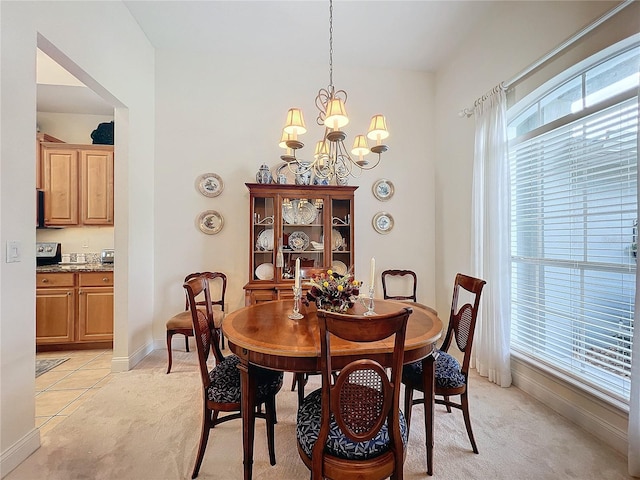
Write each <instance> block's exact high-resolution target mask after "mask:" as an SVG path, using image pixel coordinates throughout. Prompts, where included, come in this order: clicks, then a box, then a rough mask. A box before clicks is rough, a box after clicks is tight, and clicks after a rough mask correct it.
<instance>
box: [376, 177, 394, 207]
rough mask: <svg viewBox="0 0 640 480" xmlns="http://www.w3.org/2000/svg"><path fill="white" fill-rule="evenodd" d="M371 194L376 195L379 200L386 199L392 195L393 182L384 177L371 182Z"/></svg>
mask: <svg viewBox="0 0 640 480" xmlns="http://www.w3.org/2000/svg"><path fill="white" fill-rule="evenodd" d="M372 190H373V196H374V197H376V198H377V199H378V200H380V201H383V202H384V201H387V200H389V199H390V198H391V197H393V192H394V191H395V189H394V188H393V183H391V181H390V180H387V179H386V178H382V179H380V180H378V181H377V182H376V183H374V184H373V187H372Z"/></svg>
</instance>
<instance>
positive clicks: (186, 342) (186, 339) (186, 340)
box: [184, 335, 189, 352]
mask: <svg viewBox="0 0 640 480" xmlns="http://www.w3.org/2000/svg"><path fill="white" fill-rule="evenodd" d="M184 348H185V350H186V351H187V352H188V351H189V335H185V336H184Z"/></svg>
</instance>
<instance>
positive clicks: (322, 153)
mask: <svg viewBox="0 0 640 480" xmlns="http://www.w3.org/2000/svg"><path fill="white" fill-rule="evenodd" d="M346 103H347V92H345V91H344V90H336V89H335V87H334V86H333V1H332V0H329V86H328V88H326V89H324V88H322V89H320V91H319V92H318V95H317V96H316V100H315V105H316V108H317V109H318V116H317V118H316V123H317V124H318V125H320V126H323V127H324V135H323V136H322V139H321V140H319V141H318V142H316V145H315V149H314V154H313V159H309V160H303V159H300V158H298V157H297V156H296V151H297V150H300V149H302V148H303V147H304V144H303V143H302V142H301V141H300V138H299V137H300V136H301V135H304V134H305V133H306V132H307V127H306V125H305V122H304V116H303V114H302V110H301V109H300V108H290V109H289V111H288V112H287V118H286V121H285V125H284V128H283V129H282V136H281V138H280V143H279V146H280V147H281V148H284V149H286V154H284V155H282V156H281V157H280V158H281V159H282V160H284V161H285V162H287V164H288V166H289V170H290V171H292V172H293V173H297V174H300V173H307V172H309V171H311V172H312V173H313V174H314V175H315V176H316V177H317V178H320V179H328V180H329V181H330V180H332V179H333V178H335V179H336V181H337V180H338V179H340V180H344V179H345V178H346V177H348V176H349V175H351V176H352V177H357V176H359V175H360V173H361V172H362V171H363V170H371V169H372V168H375V167H376V166H377V165H378V164H379V163H380V159H381V155H382V153H384V152H386V151H387V150H388V149H389V147H388V146H387V145H386V144H384V143H383V141H384V140H386V139H387V137H388V136H389V131H388V130H387V122H386V119H385V118H384V115H381V114H377V115H374V116H373V117H372V118H371V122H370V124H369V131H368V132H367V135H366V136H365V135H357V136H356V137H355V138H354V142H353V146H352V148H351V151H349V150H348V149H347V147H346V146H345V144H344V142H345V140H346V139H347V134H346V133H345V132H344V130H343V128H344V127H345V126H347V125H348V124H349V116H348V115H347V108H346ZM368 140H370V141H371V142H372V146H371V147H370V146H369V142H368ZM370 153H374V154H377V158H376V159H375V161H373V162H369V160H368V159H367V158H365V157H366V156H367V155H369V154H370ZM283 166H284V165H283Z"/></svg>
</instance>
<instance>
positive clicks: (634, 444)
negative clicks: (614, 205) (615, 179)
mask: <svg viewBox="0 0 640 480" xmlns="http://www.w3.org/2000/svg"><path fill="white" fill-rule="evenodd" d="M638 93H639V95H638V116H639V117H640V89H639V90H638ZM637 151H638V152H640V129H639V131H638V150H637ZM638 192H639V193H638V204H639V205H640V176H638ZM639 280H640V279H639V278H638V270H637V269H636V305H635V313H636V316H635V318H634V325H633V343H632V347H631V399H630V401H629V430H628V434H627V437H628V439H629V453H628V459H629V475H631V476H634V477H640V328H639V327H640V326H639V325H638V324H637V323H636V320H637V314H638V309H639V308H640V281H639Z"/></svg>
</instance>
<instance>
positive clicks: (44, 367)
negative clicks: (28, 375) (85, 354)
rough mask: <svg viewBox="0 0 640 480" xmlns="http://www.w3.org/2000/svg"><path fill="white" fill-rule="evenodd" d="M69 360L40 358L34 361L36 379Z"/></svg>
mask: <svg viewBox="0 0 640 480" xmlns="http://www.w3.org/2000/svg"><path fill="white" fill-rule="evenodd" d="M67 360H69V359H68V358H42V359H36V378H38V377H39V376H40V375H42V374H43V373H47V372H48V371H49V370H51V369H52V368H56V367H57V366H58V365H60V364H61V363H64V362H66V361H67Z"/></svg>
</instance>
